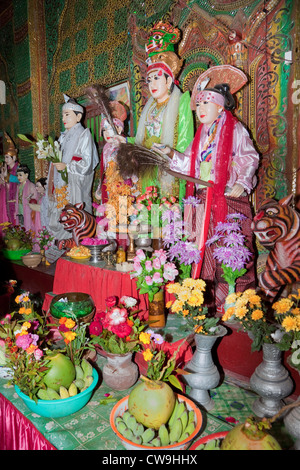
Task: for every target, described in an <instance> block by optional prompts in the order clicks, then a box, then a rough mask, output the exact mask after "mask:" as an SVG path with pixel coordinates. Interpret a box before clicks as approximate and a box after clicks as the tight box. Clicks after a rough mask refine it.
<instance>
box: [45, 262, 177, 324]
mask: <svg viewBox="0 0 300 470" xmlns="http://www.w3.org/2000/svg"><path fill="white" fill-rule="evenodd" d="M66 292H83V293H85V294H89V295H90V296H91V297H92V299H93V300H94V302H95V306H96V311H103V310H105V309H106V304H105V299H106V298H107V297H110V296H112V295H114V296H116V297H118V298H119V299H120V298H121V297H122V296H123V295H127V296H130V297H134V298H135V299H137V300H138V308H139V309H140V310H141V312H140V316H141V317H145V315H146V312H147V311H148V306H149V301H148V295H147V294H140V293H139V291H138V289H137V287H136V280H135V279H131V277H130V274H129V273H123V272H120V271H117V270H116V269H115V268H114V267H111V268H110V267H108V266H106V267H105V268H103V267H101V263H93V264H91V263H89V262H88V261H76V260H72V259H66V258H64V257H63V258H60V259H59V260H58V261H57V263H56V270H55V276H54V282H53V294H54V295H58V294H64V293H66ZM52 298H53V295H51V294H50V293H47V294H46V295H45V300H44V303H43V310H45V311H48V309H49V307H50V303H51V300H52ZM170 298H171V296H170V294H168V293H167V292H166V293H165V301H166V302H167V301H168V300H169V299H170Z"/></svg>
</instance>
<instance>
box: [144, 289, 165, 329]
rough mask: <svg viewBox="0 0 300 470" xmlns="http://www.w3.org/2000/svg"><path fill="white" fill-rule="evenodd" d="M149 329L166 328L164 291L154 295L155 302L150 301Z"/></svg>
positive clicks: (161, 290)
mask: <svg viewBox="0 0 300 470" xmlns="http://www.w3.org/2000/svg"><path fill="white" fill-rule="evenodd" d="M148 321H149V328H151V329H152V328H154V329H156V328H164V327H165V326H166V316H165V296H164V290H163V289H160V290H159V291H158V292H157V293H156V294H154V297H153V300H152V301H151V302H150V300H149V318H148Z"/></svg>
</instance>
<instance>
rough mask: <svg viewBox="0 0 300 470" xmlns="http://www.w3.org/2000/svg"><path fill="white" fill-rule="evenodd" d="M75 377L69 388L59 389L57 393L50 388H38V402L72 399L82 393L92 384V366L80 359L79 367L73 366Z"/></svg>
mask: <svg viewBox="0 0 300 470" xmlns="http://www.w3.org/2000/svg"><path fill="white" fill-rule="evenodd" d="M75 371H76V376H75V380H74V381H73V382H72V383H71V385H70V386H69V388H66V387H62V386H61V387H60V388H59V393H57V392H56V391H55V390H53V389H52V388H49V387H48V388H47V389H44V388H40V389H39V391H38V392H37V396H38V398H39V399H40V400H59V399H64V398H69V397H74V396H75V395H77V394H78V393H80V392H83V391H84V390H86V389H87V388H88V387H90V386H91V385H92V383H93V380H94V379H93V375H92V374H93V366H92V365H91V364H90V363H89V362H88V361H87V360H86V359H82V361H81V364H80V365H75Z"/></svg>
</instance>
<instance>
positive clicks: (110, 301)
mask: <svg viewBox="0 0 300 470" xmlns="http://www.w3.org/2000/svg"><path fill="white" fill-rule="evenodd" d="M105 303H106V306H107V307H108V308H110V307H114V306H115V305H117V297H115V296H114V295H111V296H110V297H107V298H106V299H105Z"/></svg>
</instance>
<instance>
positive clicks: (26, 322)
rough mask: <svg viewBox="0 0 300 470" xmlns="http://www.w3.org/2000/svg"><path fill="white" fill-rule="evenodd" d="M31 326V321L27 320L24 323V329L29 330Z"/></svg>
mask: <svg viewBox="0 0 300 470" xmlns="http://www.w3.org/2000/svg"><path fill="white" fill-rule="evenodd" d="M30 327H31V323H29V321H25V322H24V323H23V325H22V330H28V328H30Z"/></svg>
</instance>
